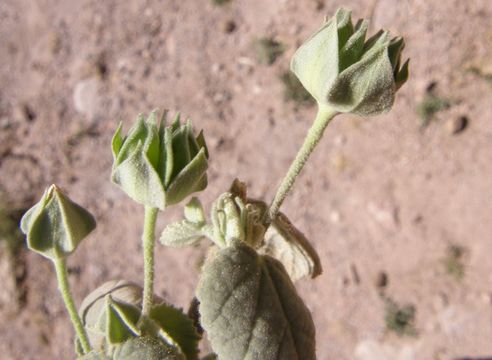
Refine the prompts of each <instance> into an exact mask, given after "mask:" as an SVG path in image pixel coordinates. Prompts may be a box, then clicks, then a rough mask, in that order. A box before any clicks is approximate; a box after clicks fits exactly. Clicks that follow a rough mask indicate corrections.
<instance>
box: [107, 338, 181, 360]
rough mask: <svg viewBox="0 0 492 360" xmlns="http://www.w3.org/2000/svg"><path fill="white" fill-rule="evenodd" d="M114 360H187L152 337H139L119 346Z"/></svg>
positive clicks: (177, 351) (114, 354)
mask: <svg viewBox="0 0 492 360" xmlns="http://www.w3.org/2000/svg"><path fill="white" fill-rule="evenodd" d="M112 358H113V360H186V358H185V357H184V356H183V355H182V354H181V353H180V352H179V350H178V349H175V348H173V347H171V346H169V345H166V344H164V343H163V342H162V341H159V340H158V339H155V338H152V337H137V338H134V339H131V340H128V341H126V342H124V343H123V344H121V345H118V346H117V347H116V348H115V351H114V353H113V357H112Z"/></svg>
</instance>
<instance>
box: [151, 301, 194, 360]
mask: <svg viewBox="0 0 492 360" xmlns="http://www.w3.org/2000/svg"><path fill="white" fill-rule="evenodd" d="M149 316H150V318H151V319H152V320H154V321H155V322H157V324H158V325H159V326H160V327H161V328H162V330H163V331H165V332H166V333H167V334H168V335H169V336H171V337H172V339H173V341H174V342H175V343H176V344H177V345H178V346H179V348H180V349H181V351H182V352H183V354H184V355H185V356H186V359H187V360H197V359H198V342H199V341H200V335H198V333H197V331H196V329H195V325H194V324H193V322H192V320H191V319H190V318H189V317H188V316H186V315H185V314H183V312H182V311H181V310H179V309H176V308H175V307H173V306H171V305H168V304H166V303H160V304H158V305H156V306H154V307H153V308H152V310H151V311H150V314H149Z"/></svg>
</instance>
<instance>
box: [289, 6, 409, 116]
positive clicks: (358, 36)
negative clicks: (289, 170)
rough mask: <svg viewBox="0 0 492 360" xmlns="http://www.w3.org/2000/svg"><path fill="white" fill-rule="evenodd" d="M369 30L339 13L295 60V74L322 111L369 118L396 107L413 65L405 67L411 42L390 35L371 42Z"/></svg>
mask: <svg viewBox="0 0 492 360" xmlns="http://www.w3.org/2000/svg"><path fill="white" fill-rule="evenodd" d="M367 27H368V22H367V20H359V21H358V22H357V23H356V24H355V26H354V25H353V23H352V19H351V13H350V11H347V10H344V9H338V10H337V12H336V14H335V15H334V16H333V17H332V18H331V19H329V20H328V21H326V22H325V24H324V25H323V26H322V27H321V29H320V30H318V31H317V32H316V33H315V34H314V35H312V36H311V37H310V38H309V39H308V40H306V41H305V42H304V44H303V45H301V47H300V48H299V49H298V50H297V51H296V53H295V54H294V57H293V58H292V62H291V69H292V71H293V72H294V73H295V74H296V76H297V77H298V78H299V80H300V81H301V83H302V84H303V85H304V87H305V88H306V89H307V90H308V91H309V92H310V93H311V95H312V96H313V97H314V98H315V99H316V100H317V102H318V104H319V105H324V106H327V107H329V108H331V109H333V110H335V111H338V112H342V113H354V114H359V115H365V116H368V115H377V114H380V113H383V112H386V111H388V110H389V109H390V108H391V106H392V105H393V102H394V98H395V93H396V91H397V90H398V89H399V88H400V87H401V86H402V85H403V84H404V83H405V82H406V80H407V78H408V60H407V61H406V62H405V63H404V64H403V66H400V65H401V52H402V50H403V48H404V46H405V42H404V40H403V38H401V37H397V38H393V39H390V37H389V33H388V32H386V31H379V32H378V33H377V34H376V35H374V36H373V37H371V38H370V39H368V40H367V41H366V40H365V37H366V32H367Z"/></svg>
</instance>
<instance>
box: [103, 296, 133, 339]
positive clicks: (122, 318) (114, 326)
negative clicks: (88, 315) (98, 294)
mask: <svg viewBox="0 0 492 360" xmlns="http://www.w3.org/2000/svg"><path fill="white" fill-rule="evenodd" d="M105 314H106V319H105V324H104V325H105V328H106V329H105V335H106V339H107V341H108V342H109V344H117V343H121V342H124V341H126V340H128V339H129V338H131V337H133V336H137V335H140V331H139V330H138V328H137V326H136V324H137V322H138V319H139V317H140V310H139V309H138V308H136V307H135V306H133V305H130V304H125V303H118V302H117V301H114V300H113V299H112V298H111V295H107V296H106V312H105Z"/></svg>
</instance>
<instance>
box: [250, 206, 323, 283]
mask: <svg viewBox="0 0 492 360" xmlns="http://www.w3.org/2000/svg"><path fill="white" fill-rule="evenodd" d="M258 252H259V253H260V254H264V255H270V256H271V257H274V258H275V259H277V260H279V261H280V262H281V263H282V264H283V265H284V267H285V270H286V271H287V273H288V274H289V275H290V277H291V279H292V280H293V281H296V280H298V279H300V278H301V277H304V276H311V277H312V278H314V277H316V276H318V275H319V274H321V271H322V270H321V262H320V260H319V257H318V254H317V253H316V250H314V248H313V247H312V246H311V244H310V243H309V241H308V239H307V238H306V237H305V236H304V234H303V233H301V232H300V231H299V230H298V229H297V228H296V227H295V226H294V225H293V224H292V223H291V222H290V221H289V219H288V218H287V217H286V216H285V215H284V214H282V213H280V214H279V215H278V216H277V218H276V219H275V221H274V222H273V223H272V225H271V226H270V228H269V229H268V231H267V233H266V234H265V242H264V245H263V246H262V247H261V248H260V249H259V250H258Z"/></svg>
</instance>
